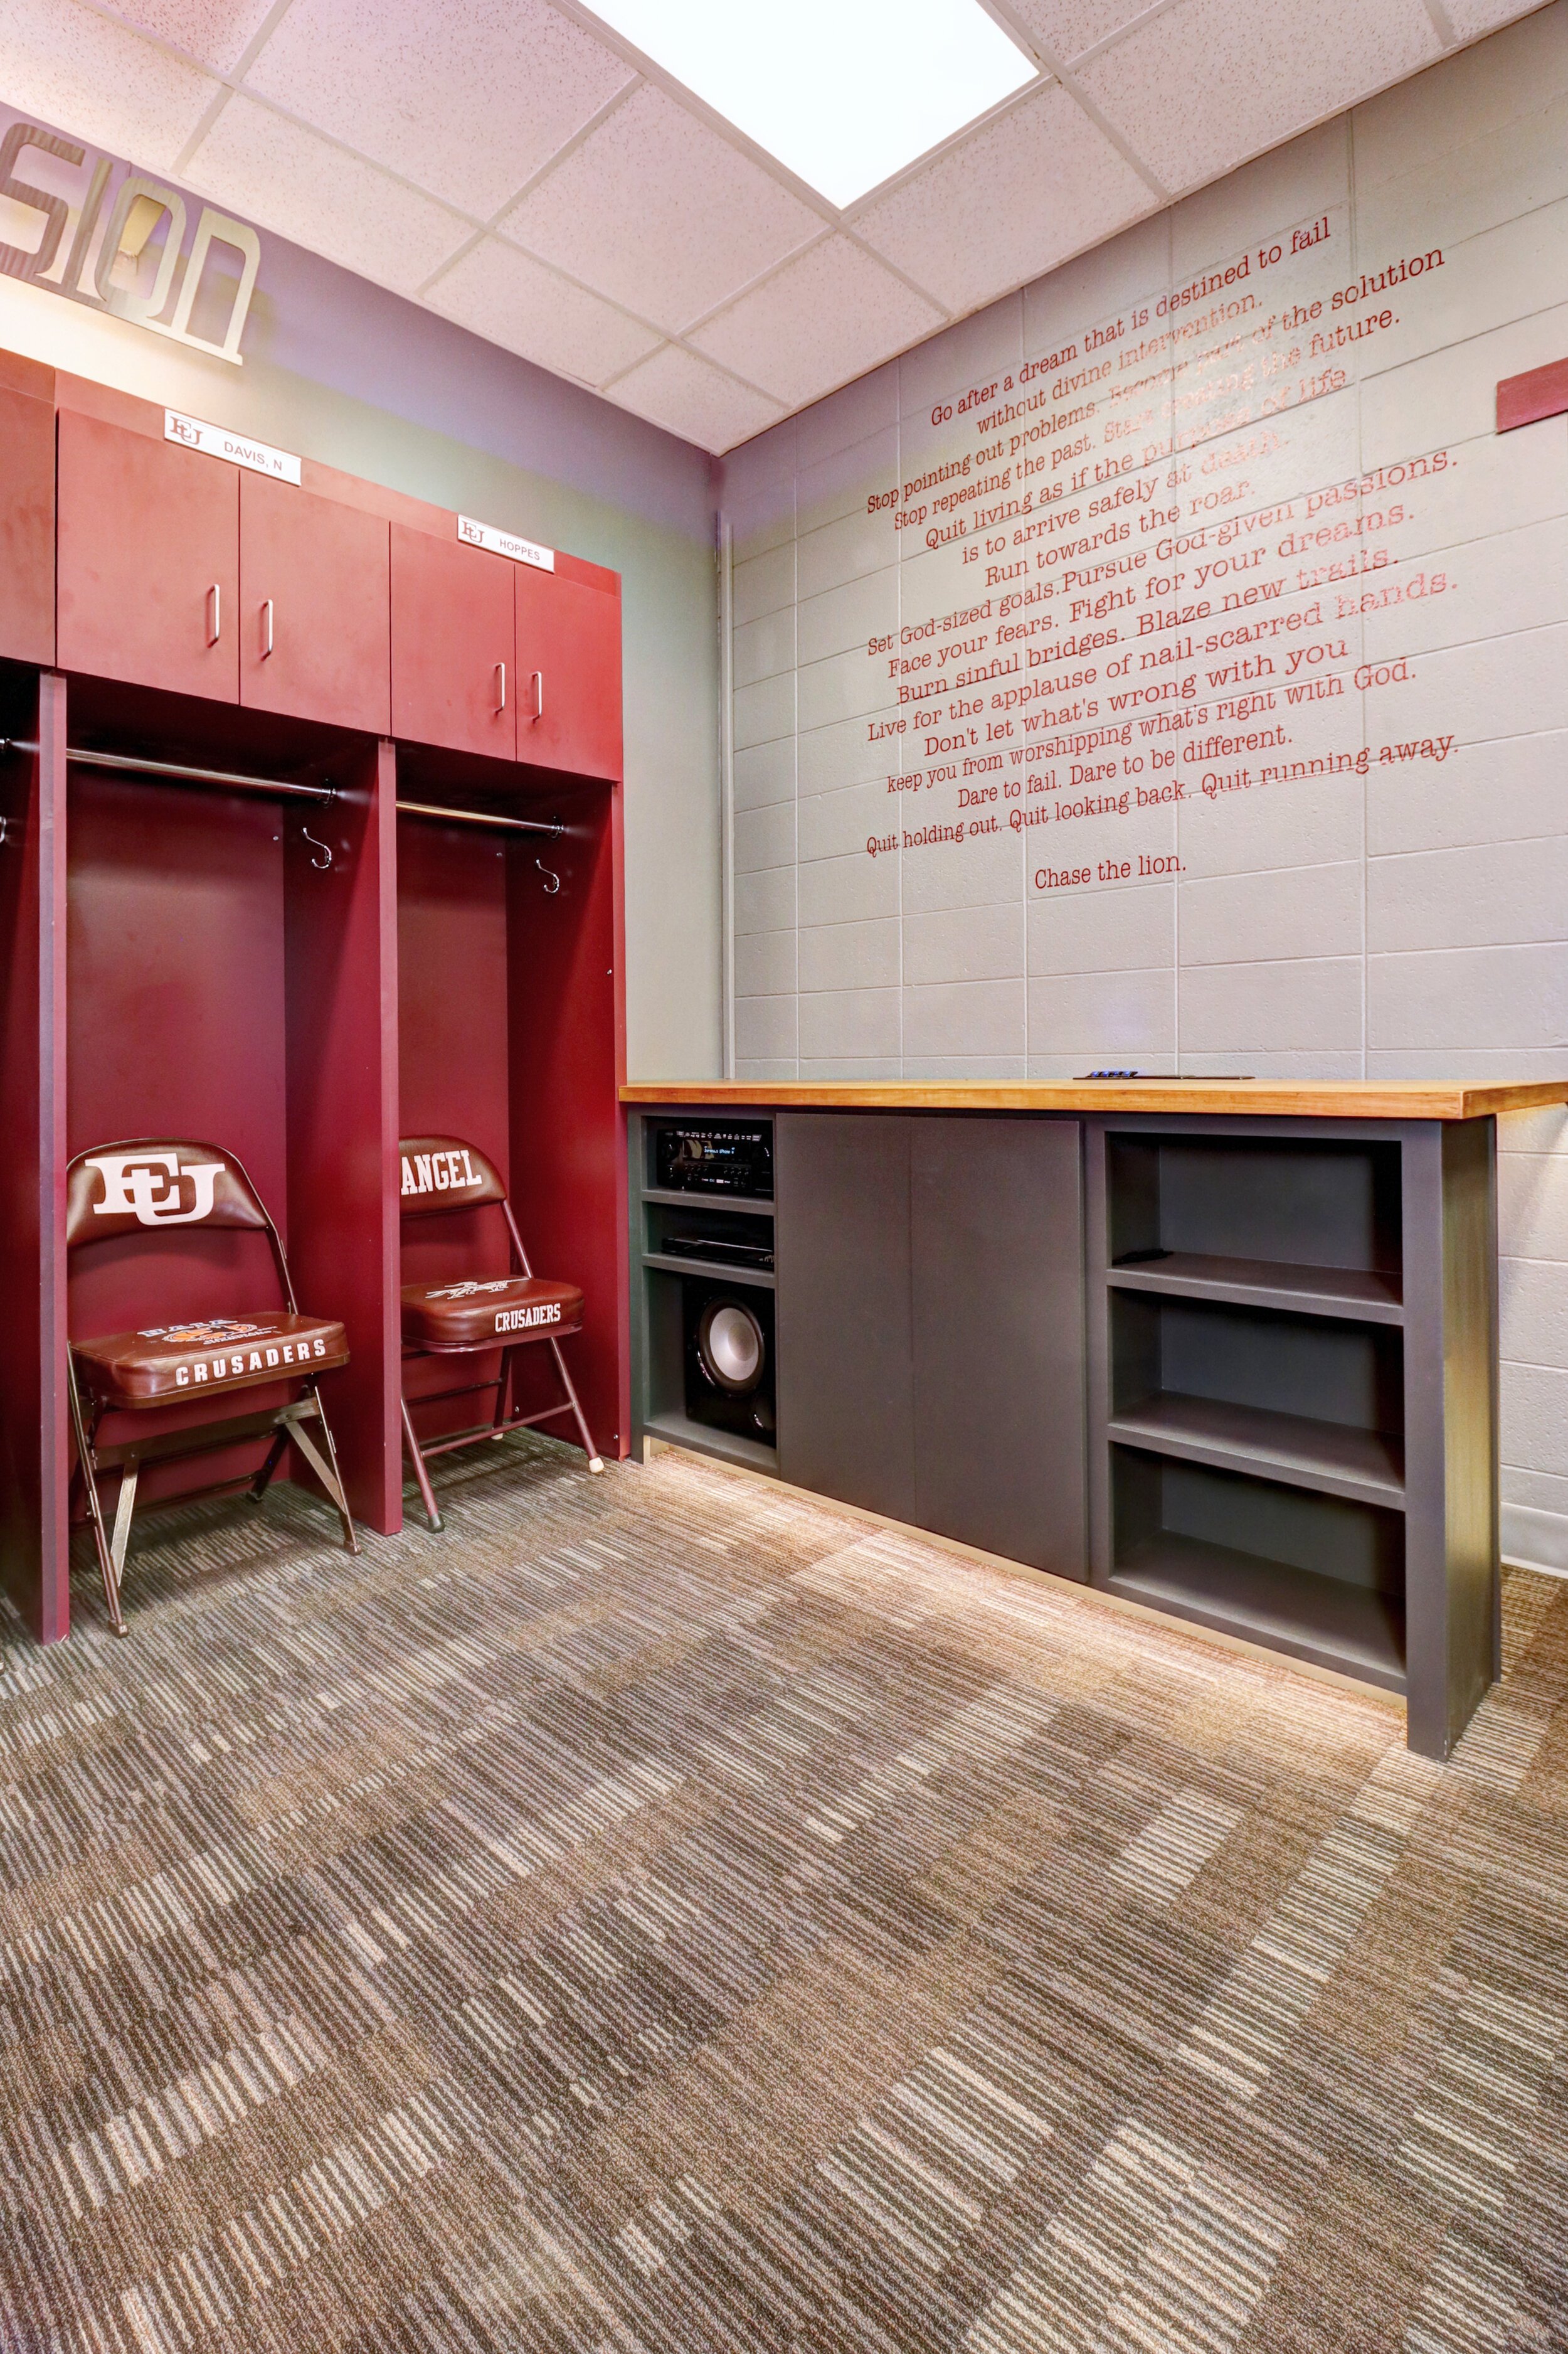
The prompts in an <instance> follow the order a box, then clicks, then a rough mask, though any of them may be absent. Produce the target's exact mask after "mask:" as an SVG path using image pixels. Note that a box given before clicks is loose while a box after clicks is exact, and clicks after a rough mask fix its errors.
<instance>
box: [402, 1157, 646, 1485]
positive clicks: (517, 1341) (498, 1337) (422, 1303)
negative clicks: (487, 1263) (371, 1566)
mask: <svg viewBox="0 0 1568 2354" xmlns="http://www.w3.org/2000/svg"><path fill="white" fill-rule="evenodd" d="M397 1150H398V1152H399V1154H400V1155H401V1158H402V1164H403V1182H402V1193H401V1204H402V1211H403V1215H404V1217H405V1218H425V1217H430V1216H432V1215H435V1214H440V1213H444V1212H448V1211H451V1210H476V1209H482V1208H485V1207H488V1206H491V1205H493V1206H494V1207H495V1208H496V1209H498V1210H499V1211H500V1213H501V1215H502V1217H503V1219H504V1221H505V1225H506V1233H507V1238H508V1241H509V1243H510V1245H511V1257H512V1261H513V1272H512V1273H511V1274H510V1275H503V1276H496V1277H494V1278H491V1279H489V1280H486V1281H467V1280H459V1281H455V1282H450V1283H406V1284H405V1285H404V1286H403V1355H404V1358H405V1360H407V1359H408V1358H412V1357H469V1356H477V1355H479V1354H481V1353H482V1352H491V1351H493V1350H496V1349H499V1350H500V1352H501V1368H500V1371H499V1373H494V1374H492V1375H490V1376H488V1377H487V1378H486V1379H485V1380H483V1381H479V1382H468V1383H465V1384H463V1385H462V1386H461V1387H460V1388H458V1389H450V1390H438V1391H436V1392H435V1393H434V1394H433V1395H431V1396H429V1397H421V1398H417V1399H416V1400H415V1404H416V1405H421V1406H424V1405H440V1403H441V1402H442V1401H443V1400H445V1399H447V1398H459V1397H472V1396H474V1395H476V1394H478V1393H479V1392H481V1391H483V1390H489V1389H493V1390H494V1392H495V1410H494V1413H493V1416H492V1418H491V1419H490V1421H489V1422H480V1423H475V1424H473V1425H472V1426H471V1427H469V1428H466V1429H463V1430H456V1431H449V1432H445V1433H442V1434H441V1435H440V1437H436V1438H433V1439H429V1440H427V1441H426V1443H425V1445H424V1446H423V1447H421V1446H420V1444H419V1441H418V1438H417V1437H415V1435H414V1423H413V1417H412V1416H411V1415H410V1414H409V1412H408V1394H407V1392H405V1394H404V1398H403V1437H404V1440H405V1442H406V1444H407V1446H408V1453H409V1456H410V1457H411V1458H412V1461H413V1466H414V1477H415V1479H417V1480H418V1483H419V1500H420V1501H421V1502H422V1504H423V1505H424V1508H425V1518H426V1520H427V1521H428V1522H429V1525H430V1527H431V1528H432V1529H439V1528H440V1526H441V1516H440V1512H439V1511H437V1510H436V1499H435V1494H434V1491H433V1490H432V1489H431V1487H430V1477H429V1472H428V1471H427V1470H426V1469H425V1466H426V1463H427V1461H428V1460H429V1458H430V1457H431V1456H432V1455H445V1454H447V1453H449V1452H450V1449H451V1448H452V1447H470V1446H471V1445H472V1444H473V1443H474V1441H475V1440H476V1439H481V1438H499V1437H502V1436H503V1433H504V1432H506V1431H508V1430H527V1429H529V1428H530V1427H531V1426H533V1425H534V1424H535V1423H539V1422H553V1421H555V1420H556V1417H557V1416H560V1415H564V1414H569V1415H571V1416H573V1418H574V1419H575V1421H576V1423H577V1435H578V1437H580V1438H581V1440H582V1443H583V1451H584V1453H585V1454H586V1455H587V1457H588V1469H589V1470H590V1471H602V1470H603V1469H604V1465H603V1463H602V1461H601V1460H600V1458H599V1449H598V1447H596V1446H595V1445H594V1443H593V1438H592V1436H591V1434H590V1433H589V1430H588V1424H587V1422H586V1421H585V1420H584V1418H583V1410H582V1407H581V1406H580V1405H578V1403H577V1391H576V1390H575V1389H574V1388H573V1386H572V1377H571V1375H570V1373H567V1361H566V1359H565V1358H564V1357H563V1356H562V1354H561V1346H560V1344H561V1341H562V1339H563V1337H564V1336H565V1335H566V1334H567V1333H568V1332H577V1331H580V1330H581V1328H582V1320H583V1295H582V1292H581V1290H580V1289H579V1288H578V1286H577V1284H575V1283H562V1282H557V1281H556V1280H554V1279H553V1278H549V1277H546V1276H539V1275H535V1273H534V1271H533V1269H532V1268H531V1267H530V1266H529V1264H528V1254H527V1252H526V1251H525V1250H524V1247H523V1237H522V1235H520V1234H519V1233H518V1231H517V1221H516V1219H515V1218H514V1216H513V1214H512V1204H511V1203H510V1202H509V1201H508V1200H507V1198H506V1187H505V1185H504V1184H503V1182H502V1178H501V1173H500V1172H499V1170H497V1169H496V1167H495V1166H494V1164H493V1162H492V1161H488V1160H486V1158H485V1156H484V1154H483V1153H482V1152H481V1151H480V1150H479V1149H478V1147H477V1146H476V1145H472V1144H463V1143H461V1141H460V1140H459V1139H458V1138H457V1137H455V1136H406V1137H405V1138H404V1139H403V1141H402V1143H401V1144H400V1145H399V1146H398V1148H397ZM535 1341H548V1342H549V1344H550V1353H551V1355H552V1356H553V1357H554V1358H555V1361H556V1373H558V1374H559V1376H560V1382H561V1386H562V1388H563V1389H564V1390H565V1392H566V1396H565V1398H564V1399H563V1400H562V1402H561V1404H560V1405H552V1406H546V1408H545V1409H544V1410H543V1412H542V1413H539V1414H516V1413H512V1412H509V1411H508V1409H509V1407H510V1405H512V1403H513V1401H512V1373H513V1364H514V1359H515V1357H516V1353H517V1352H518V1350H519V1349H521V1348H525V1347H527V1346H528V1345H529V1344H530V1343H532V1342H535Z"/></svg>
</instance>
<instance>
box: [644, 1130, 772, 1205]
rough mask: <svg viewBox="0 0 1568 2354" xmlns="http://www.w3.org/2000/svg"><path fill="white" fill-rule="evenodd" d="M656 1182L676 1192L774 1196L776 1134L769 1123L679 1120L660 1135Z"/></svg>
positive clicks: (765, 1198) (656, 1145)
mask: <svg viewBox="0 0 1568 2354" xmlns="http://www.w3.org/2000/svg"><path fill="white" fill-rule="evenodd" d="M654 1168H655V1174H656V1182H657V1183H658V1184H659V1185H661V1186H662V1187H663V1188H664V1189H665V1191H666V1192H670V1193H741V1194H746V1195H748V1196H749V1197H750V1198H751V1199H752V1200H754V1201H770V1200H771V1199H772V1195H773V1130H772V1127H771V1124H770V1123H769V1122H768V1121H767V1120H695V1121H692V1122H690V1123H683V1124H682V1125H681V1126H680V1127H679V1128H677V1127H676V1126H675V1125H674V1124H673V1122H672V1123H670V1124H669V1125H662V1126H661V1127H660V1128H659V1129H657V1130H656V1131H655V1140H654Z"/></svg>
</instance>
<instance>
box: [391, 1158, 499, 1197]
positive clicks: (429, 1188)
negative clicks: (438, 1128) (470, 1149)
mask: <svg viewBox="0 0 1568 2354" xmlns="http://www.w3.org/2000/svg"><path fill="white" fill-rule="evenodd" d="M484 1182H485V1181H484V1179H483V1178H482V1176H481V1175H480V1174H479V1172H478V1171H477V1170H476V1169H475V1168H474V1165H473V1163H472V1161H471V1160H470V1159H469V1157H468V1154H467V1153H466V1152H465V1151H463V1150H461V1148H460V1149H459V1150H456V1151H453V1152H413V1153H409V1152H405V1153H404V1155H403V1185H402V1190H403V1192H404V1193H477V1192H478V1190H479V1188H480V1187H481V1186H482V1184H483V1183H484Z"/></svg>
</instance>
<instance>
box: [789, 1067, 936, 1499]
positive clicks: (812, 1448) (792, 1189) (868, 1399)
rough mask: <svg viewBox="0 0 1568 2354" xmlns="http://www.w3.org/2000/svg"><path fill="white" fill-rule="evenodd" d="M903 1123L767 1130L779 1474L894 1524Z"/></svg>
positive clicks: (907, 1442)
mask: <svg viewBox="0 0 1568 2354" xmlns="http://www.w3.org/2000/svg"><path fill="white" fill-rule="evenodd" d="M913 1125H914V1123H913V1122H912V1121H911V1120H909V1119H907V1118H906V1117H905V1116H902V1115H899V1114H897V1113H893V1114H888V1115H883V1114H880V1113H874V1112H781V1113H780V1114H779V1118H778V1119H777V1120H776V1121H775V1123H774V1126H775V1136H774V1172H775V1175H774V1182H775V1184H776V1186H777V1188H778V1204H777V1210H776V1217H775V1234H776V1236H777V1252H778V1274H779V1292H778V1325H777V1331H778V1350H779V1471H780V1473H781V1474H782V1476H783V1477H784V1478H785V1479H788V1480H789V1481H791V1482H792V1483H793V1484H794V1485H795V1486H796V1487H800V1488H810V1489H812V1490H815V1491H816V1492H817V1493H818V1494H819V1495H823V1496H836V1497H838V1498H839V1499H840V1500H841V1501H842V1502H843V1503H846V1504H859V1505H861V1506H862V1507H863V1509H864V1510H865V1511H873V1512H885V1513H887V1514H888V1515H889V1517H890V1518H891V1519H894V1520H899V1521H913V1520H914V1518H915V1511H916V1484H915V1395H914V1370H913V1363H912V1354H913V1352H912V1346H911V1330H910V1312H909V1307H910V1303H909V1131H910V1129H911V1127H912V1126H913Z"/></svg>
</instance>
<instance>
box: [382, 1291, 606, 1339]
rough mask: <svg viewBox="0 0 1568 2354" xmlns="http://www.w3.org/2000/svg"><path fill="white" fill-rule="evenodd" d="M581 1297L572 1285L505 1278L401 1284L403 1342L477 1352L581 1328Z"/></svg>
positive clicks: (559, 1334) (556, 1336) (557, 1337)
mask: <svg viewBox="0 0 1568 2354" xmlns="http://www.w3.org/2000/svg"><path fill="white" fill-rule="evenodd" d="M582 1320H583V1296H582V1293H581V1292H580V1291H579V1290H578V1289H577V1285H576V1284H575V1283H549V1282H546V1279H545V1278H544V1277H543V1276H537V1275H505V1276H500V1277H498V1278H495V1279H494V1280H493V1281H492V1282H489V1283H406V1284H405V1285H404V1286H403V1339H404V1341H405V1342H406V1343H407V1344H408V1347H409V1348H412V1349H430V1350H442V1349H482V1348H484V1347H486V1346H487V1345H488V1344H491V1343H493V1342H495V1341H502V1342H505V1341H509V1340H512V1339H514V1338H516V1337H523V1336H527V1335H532V1336H535V1337H537V1338H538V1339H539V1340H543V1339H544V1337H545V1335H546V1332H548V1333H551V1334H553V1335H554V1337H555V1338H556V1340H557V1341H558V1340H559V1339H560V1338H561V1336H562V1334H563V1333H566V1332H577V1331H580V1330H581V1328H582Z"/></svg>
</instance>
